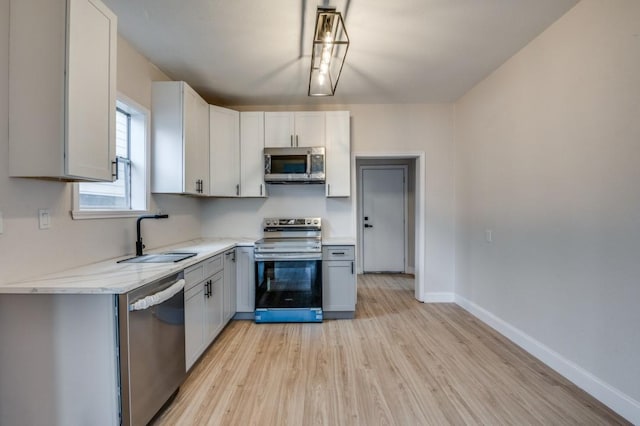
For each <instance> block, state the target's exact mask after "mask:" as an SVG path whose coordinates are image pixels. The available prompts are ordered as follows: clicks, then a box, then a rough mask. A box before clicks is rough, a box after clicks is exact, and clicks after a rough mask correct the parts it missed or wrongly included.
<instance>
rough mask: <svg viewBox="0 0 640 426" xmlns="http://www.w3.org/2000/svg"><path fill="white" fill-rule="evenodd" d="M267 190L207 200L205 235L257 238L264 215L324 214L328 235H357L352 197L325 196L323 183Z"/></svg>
mask: <svg viewBox="0 0 640 426" xmlns="http://www.w3.org/2000/svg"><path fill="white" fill-rule="evenodd" d="M267 190H268V194H269V197H267V198H221V199H211V200H207V201H204V202H203V209H202V234H203V236H205V237H227V236H240V237H247V238H256V239H257V238H261V237H262V219H263V218H265V217H321V218H322V233H323V236H324V237H325V238H328V237H334V238H337V237H350V238H355V235H356V231H355V225H354V221H355V217H354V216H353V215H354V214H355V211H354V209H353V206H352V203H353V200H352V198H326V197H325V187H324V185H268V187H267Z"/></svg>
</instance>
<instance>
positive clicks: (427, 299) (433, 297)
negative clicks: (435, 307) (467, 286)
mask: <svg viewBox="0 0 640 426" xmlns="http://www.w3.org/2000/svg"><path fill="white" fill-rule="evenodd" d="M455 301H456V298H455V294H453V293H446V292H440V293H436V292H432V293H426V294H425V295H424V303H454V302H455Z"/></svg>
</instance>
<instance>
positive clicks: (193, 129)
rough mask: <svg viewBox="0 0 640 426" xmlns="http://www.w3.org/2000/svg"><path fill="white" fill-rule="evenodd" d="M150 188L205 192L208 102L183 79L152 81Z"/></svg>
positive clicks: (164, 191)
mask: <svg viewBox="0 0 640 426" xmlns="http://www.w3.org/2000/svg"><path fill="white" fill-rule="evenodd" d="M151 104H152V125H151V127H152V131H151V135H152V144H153V150H152V153H153V156H152V164H153V166H152V181H151V190H152V192H159V193H176V194H191V195H208V194H209V105H208V104H207V103H206V102H205V101H204V100H203V99H202V98H201V97H200V96H199V95H198V94H197V93H196V92H195V91H194V90H193V89H192V88H191V87H189V85H188V84H186V83H185V82H183V81H158V82H153V83H152V90H151Z"/></svg>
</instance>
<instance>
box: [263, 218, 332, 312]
mask: <svg viewBox="0 0 640 426" xmlns="http://www.w3.org/2000/svg"><path fill="white" fill-rule="evenodd" d="M263 230H264V234H263V237H264V238H263V239H261V240H259V241H257V242H256V246H255V261H256V310H255V320H256V322H321V321H322V219H321V218H319V217H311V218H309V217H307V218H267V219H264V222H263Z"/></svg>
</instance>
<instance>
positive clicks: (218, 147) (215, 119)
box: [209, 105, 240, 197]
mask: <svg viewBox="0 0 640 426" xmlns="http://www.w3.org/2000/svg"><path fill="white" fill-rule="evenodd" d="M239 133H240V113H239V112H238V111H233V110H230V109H227V108H222V107H219V106H215V105H209V150H210V152H211V156H210V161H209V163H210V168H211V170H210V171H211V183H210V185H211V190H210V195H212V196H216V197H236V196H239V195H240V134H239Z"/></svg>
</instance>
